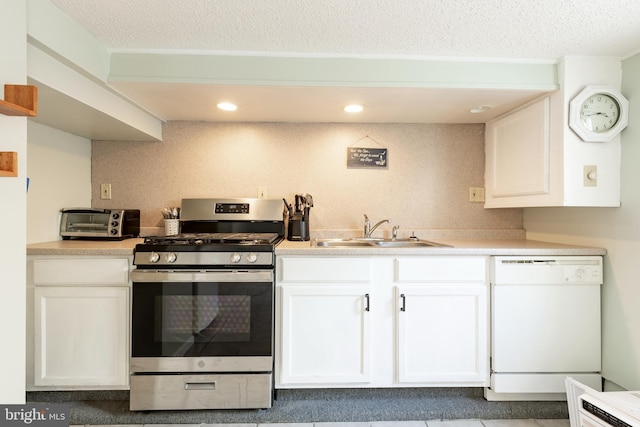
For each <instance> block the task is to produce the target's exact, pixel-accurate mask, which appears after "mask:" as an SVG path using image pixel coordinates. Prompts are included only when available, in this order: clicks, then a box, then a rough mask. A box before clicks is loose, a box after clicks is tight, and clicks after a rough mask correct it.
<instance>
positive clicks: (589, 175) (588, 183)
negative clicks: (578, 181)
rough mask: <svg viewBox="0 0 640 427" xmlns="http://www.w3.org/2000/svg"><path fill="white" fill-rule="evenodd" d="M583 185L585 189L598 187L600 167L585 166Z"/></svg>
mask: <svg viewBox="0 0 640 427" xmlns="http://www.w3.org/2000/svg"><path fill="white" fill-rule="evenodd" d="M582 180H583V185H584V186H585V187H597V186H598V166H596V165H585V166H584V169H583V173H582Z"/></svg>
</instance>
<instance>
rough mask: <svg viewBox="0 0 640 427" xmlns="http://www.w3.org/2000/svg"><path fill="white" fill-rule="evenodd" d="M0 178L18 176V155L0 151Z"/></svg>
mask: <svg viewBox="0 0 640 427" xmlns="http://www.w3.org/2000/svg"><path fill="white" fill-rule="evenodd" d="M0 176H18V153H16V152H13V151H0Z"/></svg>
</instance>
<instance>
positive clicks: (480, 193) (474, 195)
mask: <svg viewBox="0 0 640 427" xmlns="http://www.w3.org/2000/svg"><path fill="white" fill-rule="evenodd" d="M469 201H470V202H484V187H469Z"/></svg>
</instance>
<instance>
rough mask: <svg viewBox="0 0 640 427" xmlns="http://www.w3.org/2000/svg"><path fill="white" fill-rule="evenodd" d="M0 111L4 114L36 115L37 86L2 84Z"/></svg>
mask: <svg viewBox="0 0 640 427" xmlns="http://www.w3.org/2000/svg"><path fill="white" fill-rule="evenodd" d="M0 113H1V114H4V115H6V116H27V117H35V116H37V115H38V86H32V85H4V100H1V99H0Z"/></svg>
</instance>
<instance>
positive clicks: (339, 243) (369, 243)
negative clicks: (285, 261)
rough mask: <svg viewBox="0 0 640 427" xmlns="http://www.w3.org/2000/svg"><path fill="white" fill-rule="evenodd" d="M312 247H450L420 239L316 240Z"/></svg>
mask: <svg viewBox="0 0 640 427" xmlns="http://www.w3.org/2000/svg"><path fill="white" fill-rule="evenodd" d="M311 244H312V246H318V247H323V248H357V247H360V248H366V247H369V248H371V247H374V248H376V247H377V248H424V247H450V246H449V245H443V244H440V243H436V242H431V241H429V240H419V239H376V238H369V239H365V238H354V239H314V240H313V241H312V243H311Z"/></svg>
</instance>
